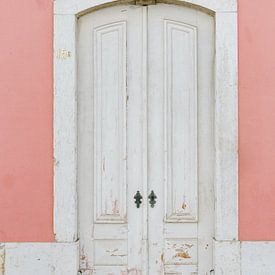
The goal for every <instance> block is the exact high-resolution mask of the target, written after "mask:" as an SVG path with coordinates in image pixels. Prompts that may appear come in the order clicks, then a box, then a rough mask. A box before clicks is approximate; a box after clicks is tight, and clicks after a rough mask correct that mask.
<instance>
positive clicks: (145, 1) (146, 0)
mask: <svg viewBox="0 0 275 275" xmlns="http://www.w3.org/2000/svg"><path fill="white" fill-rule="evenodd" d="M135 4H136V5H139V6H149V5H156V0H136V2H135Z"/></svg>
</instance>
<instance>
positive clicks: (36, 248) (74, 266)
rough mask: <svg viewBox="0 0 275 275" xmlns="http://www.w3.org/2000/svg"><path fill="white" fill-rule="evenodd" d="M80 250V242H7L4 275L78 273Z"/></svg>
mask: <svg viewBox="0 0 275 275" xmlns="http://www.w3.org/2000/svg"><path fill="white" fill-rule="evenodd" d="M78 250H79V249H78V243H70V244H65V243H58V244H57V243H56V244H54V243H6V244H5V263H4V266H3V268H2V269H3V270H4V272H3V275H19V274H20V275H29V274H39V275H50V274H51V275H63V274H64V275H76V274H77V271H78ZM0 274H1V272H0Z"/></svg>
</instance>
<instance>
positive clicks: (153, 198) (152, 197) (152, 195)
mask: <svg viewBox="0 0 275 275" xmlns="http://www.w3.org/2000/svg"><path fill="white" fill-rule="evenodd" d="M148 199H149V203H150V204H151V207H152V208H154V207H155V204H156V203H157V201H156V199H157V196H156V194H155V192H154V191H153V190H152V191H151V193H150V195H149V196H148Z"/></svg>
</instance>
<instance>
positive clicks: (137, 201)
mask: <svg viewBox="0 0 275 275" xmlns="http://www.w3.org/2000/svg"><path fill="white" fill-rule="evenodd" d="M134 199H135V204H136V205H137V208H139V207H140V205H141V204H142V196H141V194H140V192H139V191H137V193H136V194H135V196H134Z"/></svg>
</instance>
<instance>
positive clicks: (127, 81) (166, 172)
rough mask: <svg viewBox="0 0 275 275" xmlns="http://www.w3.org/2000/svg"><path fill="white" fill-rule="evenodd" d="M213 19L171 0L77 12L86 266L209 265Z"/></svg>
mask: <svg viewBox="0 0 275 275" xmlns="http://www.w3.org/2000/svg"><path fill="white" fill-rule="evenodd" d="M213 24H214V23H213V18H212V17H211V16H210V15H208V14H205V13H203V12H201V11H198V10H195V9H191V8H187V7H182V6H174V5H166V4H157V5H151V6H146V7H143V6H136V5H126V6H122V5H118V6H114V7H108V8H103V9H100V10H97V11H93V12H91V13H89V14H87V15H84V16H82V17H81V18H80V19H79V20H78V25H79V29H78V33H77V36H78V194H79V197H78V201H79V237H80V269H81V270H82V272H83V273H84V272H86V273H84V274H99V275H105V274H106V275H107V274H114V275H116V274H132V275H138V274H140V275H141V274H143V275H146V274H149V275H155V274H203V275H206V274H208V275H210V274H212V273H211V270H212V265H213V264H212V236H213V224H214V222H213V219H214V218H213V216H214V199H213V156H214V148H213V141H214V138H213V109H214V108H213V93H214V89H213V62H214V58H213V56H214V46H213V44H214V38H213V33H214V32H213Z"/></svg>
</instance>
